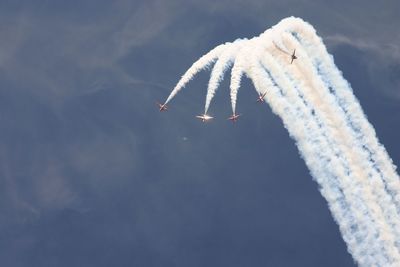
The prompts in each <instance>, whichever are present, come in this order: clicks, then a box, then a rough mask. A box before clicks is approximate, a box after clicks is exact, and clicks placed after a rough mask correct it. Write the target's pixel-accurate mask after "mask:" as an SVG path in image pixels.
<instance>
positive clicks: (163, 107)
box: [157, 102, 168, 111]
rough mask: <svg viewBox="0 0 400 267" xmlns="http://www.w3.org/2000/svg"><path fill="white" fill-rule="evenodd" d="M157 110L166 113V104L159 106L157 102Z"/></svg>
mask: <svg viewBox="0 0 400 267" xmlns="http://www.w3.org/2000/svg"><path fill="white" fill-rule="evenodd" d="M157 105H158V108H159V109H160V111H167V110H168V107H167V105H166V104H161V103H159V102H157Z"/></svg>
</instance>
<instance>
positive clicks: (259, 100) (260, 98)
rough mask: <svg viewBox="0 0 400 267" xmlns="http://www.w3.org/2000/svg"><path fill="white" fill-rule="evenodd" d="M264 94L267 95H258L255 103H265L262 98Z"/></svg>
mask: <svg viewBox="0 0 400 267" xmlns="http://www.w3.org/2000/svg"><path fill="white" fill-rule="evenodd" d="M266 94H267V92H265V93H264V94H259V95H258V98H257V102H259V103H261V102H264V101H265V100H264V97H265V95H266Z"/></svg>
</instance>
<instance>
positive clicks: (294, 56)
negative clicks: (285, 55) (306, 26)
mask: <svg viewBox="0 0 400 267" xmlns="http://www.w3.org/2000/svg"><path fill="white" fill-rule="evenodd" d="M291 59H292V60H291V61H290V64H292V63H293V60H295V59H297V57H296V49H295V50H293V54H292V56H291Z"/></svg>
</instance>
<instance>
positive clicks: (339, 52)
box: [0, 0, 400, 267]
mask: <svg viewBox="0 0 400 267" xmlns="http://www.w3.org/2000/svg"><path fill="white" fill-rule="evenodd" d="M399 10H400V2H399V1H397V0H391V1H390V0H388V1H381V2H379V1H311V0H301V1H289V0H283V1H270V0H262V1H261V0H248V1H239V0H233V1H227V0H222V1H211V0H210V1H208V0H207V1H184V0H168V1H167V0H166V1H161V0H150V1H122V0H121V1H105V0H96V1H94V0H92V1H61V0H59V1H7V0H3V1H0V127H1V130H0V185H1V186H0V214H1V216H0V265H1V266H9V267H22V266H24V267H25V266H38V267H39V266H40V267H46V266H96V267H97V266H194V267H196V266H308V267H309V266H354V263H353V261H352V259H351V256H350V255H349V254H348V253H347V251H346V247H345V244H344V242H343V241H342V239H341V236H340V233H339V230H338V227H337V225H336V224H335V223H334V221H333V219H332V217H331V215H330V213H329V210H328V208H327V205H326V202H325V200H324V199H323V198H322V196H321V195H320V193H319V192H318V186H317V183H315V182H314V181H313V180H312V178H311V176H310V175H309V173H308V170H307V169H306V167H305V164H304V162H303V161H302V160H301V159H300V157H299V153H298V151H297V149H296V147H295V145H294V142H293V141H292V140H291V139H290V138H289V136H288V134H287V132H286V130H285V129H284V128H283V126H282V123H281V121H280V120H279V118H277V117H276V116H275V115H273V114H272V113H271V110H270V109H269V107H268V106H266V105H264V106H258V105H255V104H254V102H255V99H256V96H257V95H256V93H255V91H254V89H253V88H252V86H251V84H250V82H249V81H247V80H245V81H244V84H243V86H242V88H241V91H240V93H239V98H238V111H239V112H240V113H242V114H243V118H242V119H241V120H240V121H239V123H237V124H236V125H234V126H232V125H231V124H230V123H228V122H227V121H226V119H225V118H226V117H227V116H228V115H229V114H230V103H229V97H228V90H227V88H228V84H227V83H226V82H224V83H223V84H222V86H221V88H220V90H219V91H218V93H217V96H216V99H215V101H214V102H213V104H212V106H211V109H210V111H211V113H212V114H213V115H214V116H215V117H216V119H215V121H213V122H212V123H209V124H207V125H204V124H202V123H199V122H198V121H196V120H195V119H194V115H197V114H198V113H200V112H201V111H202V110H203V105H204V100H205V91H206V84H207V79H208V77H209V73H208V72H207V71H206V72H203V73H202V74H200V75H199V76H198V77H197V78H196V79H195V80H194V81H193V82H191V83H190V84H189V86H188V87H187V88H186V89H185V90H184V91H182V92H181V93H180V94H179V95H178V96H177V97H176V98H175V99H174V100H173V101H172V102H171V105H170V111H169V112H167V113H163V114H160V113H159V112H158V110H157V108H156V106H155V101H157V100H160V101H162V100H164V99H165V98H166V97H167V95H168V94H169V92H170V90H171V89H172V87H173V86H174V85H175V83H176V82H177V80H178V79H179V77H180V76H181V75H182V74H183V72H184V71H185V70H186V69H187V68H188V67H189V66H190V65H191V63H192V62H193V61H194V60H196V59H197V58H198V57H199V56H201V55H202V54H203V53H205V52H207V51H208V50H209V49H211V48H213V47H214V46H215V45H217V44H220V43H223V42H226V41H232V40H234V39H236V38H241V37H252V36H254V35H258V34H259V33H261V32H263V31H264V30H266V29H267V28H269V27H271V26H272V25H274V24H276V23H277V22H278V21H279V20H280V19H282V18H284V17H287V16H290V15H294V16H299V17H302V18H303V19H305V20H307V21H308V22H310V23H311V24H313V25H314V27H315V28H316V29H317V31H318V33H319V34H320V35H321V36H322V37H323V38H324V41H325V43H326V45H327V46H328V50H329V52H330V53H331V54H333V55H334V58H335V61H336V63H337V65H338V66H339V68H340V69H341V70H342V71H343V74H344V76H345V77H346V79H348V80H349V81H350V83H351V84H352V87H353V89H354V92H355V94H356V96H357V97H358V98H359V100H360V102H361V104H362V106H363V107H364V110H365V112H366V114H367V116H368V118H369V120H370V122H371V123H372V124H373V125H374V126H375V128H376V131H377V133H378V136H379V138H380V141H381V142H382V143H383V144H384V145H385V147H386V148H387V150H388V152H389V154H390V155H391V156H392V158H393V161H394V163H395V164H397V165H398V164H400V147H399V145H398V142H397V141H396V140H397V137H398V136H399V135H400V127H399V125H400V32H399V28H400V17H399V16H398V11H399Z"/></svg>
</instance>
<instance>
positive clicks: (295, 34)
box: [166, 17, 400, 266]
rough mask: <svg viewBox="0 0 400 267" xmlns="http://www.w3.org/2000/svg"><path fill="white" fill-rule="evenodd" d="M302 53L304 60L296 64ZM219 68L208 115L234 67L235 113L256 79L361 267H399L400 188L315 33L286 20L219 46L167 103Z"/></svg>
mask: <svg viewBox="0 0 400 267" xmlns="http://www.w3.org/2000/svg"><path fill="white" fill-rule="evenodd" d="M294 49H296V56H297V57H298V59H296V60H294V62H293V64H290V60H291V53H292V51H294ZM215 61H216V64H215V66H214V68H213V70H212V73H211V78H210V82H209V86H208V91H207V98H206V106H205V113H207V111H208V108H209V106H210V103H211V100H212V98H213V96H214V94H215V91H216V89H217V88H218V86H219V83H220V81H221V80H222V79H223V75H224V72H225V71H226V69H227V68H229V67H230V66H231V65H232V64H233V67H232V73H231V85H230V89H231V102H232V110H233V112H234V113H235V110H236V100H237V92H238V90H239V87H240V82H241V77H242V76H243V75H246V76H247V77H249V78H250V79H251V80H252V82H253V84H254V87H255V89H256V90H257V92H258V93H259V94H260V95H263V94H264V93H265V92H267V94H266V95H265V97H264V98H265V101H266V102H267V103H268V104H269V105H270V106H271V108H272V110H273V112H274V113H276V114H277V115H278V116H280V117H281V118H282V121H283V123H284V126H285V127H286V128H287V130H288V131H289V133H290V135H291V137H292V138H293V139H294V140H295V141H296V144H297V147H298V148H299V151H300V154H301V155H302V157H303V158H304V161H305V163H306V165H307V166H308V168H309V169H310V172H311V174H312V176H313V177H314V179H315V180H316V181H317V182H318V184H319V185H320V190H321V194H322V195H323V196H324V197H325V199H326V200H327V202H328V205H329V208H330V210H331V212H332V215H333V217H334V218H335V220H336V222H337V223H338V225H339V228H340V231H341V233H342V236H343V239H344V240H345V242H346V244H347V247H348V250H349V252H350V253H351V254H352V255H353V258H354V259H355V261H356V262H357V263H358V264H359V265H360V266H400V182H399V176H398V174H397V173H396V167H395V166H394V165H393V163H392V161H391V159H390V157H389V155H388V154H387V152H386V150H385V148H384V147H383V146H382V145H381V144H379V142H378V139H377V137H376V133H375V131H374V129H373V127H372V126H371V124H369V122H368V120H367V119H366V117H365V115H364V113H363V111H362V109H361V106H360V104H359V102H358V101H357V99H356V98H355V96H354V95H353V93H352V89H351V87H350V85H349V84H348V82H347V81H346V80H345V79H344V78H343V77H342V75H341V73H340V71H339V70H338V69H337V67H336V66H335V64H334V62H333V58H332V56H330V55H329V54H328V53H327V51H326V48H325V46H324V45H323V43H322V40H321V38H319V37H318V36H317V35H316V32H315V30H314V28H313V27H312V26H311V25H309V24H308V23H306V22H304V21H303V20H301V19H299V18H293V17H290V18H286V19H284V20H282V21H281V22H280V23H278V24H277V25H275V26H274V27H273V28H271V29H268V30H267V31H265V32H264V33H262V34H261V35H260V36H257V37H254V38H252V39H249V40H246V39H245V40H237V41H235V42H233V43H227V44H224V45H220V46H218V47H216V48H215V49H213V50H211V51H210V52H209V53H208V54H206V55H205V56H203V57H201V58H200V59H199V60H198V61H197V62H195V63H194V64H193V66H192V67H191V68H190V69H189V70H188V71H187V72H186V73H185V74H184V75H183V77H182V79H181V80H180V81H179V82H178V84H177V86H176V87H175V88H174V90H173V91H172V93H171V94H170V96H169V97H168V99H167V101H166V103H167V102H169V101H170V100H171V99H172V98H173V97H174V96H175V95H176V93H177V92H178V91H179V90H180V89H182V88H183V87H184V86H185V85H186V84H187V82H189V81H190V79H192V78H193V76H194V75H195V74H196V73H198V72H199V71H200V70H202V69H204V68H205V67H206V66H208V65H210V64H212V63H213V62H215Z"/></svg>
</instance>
